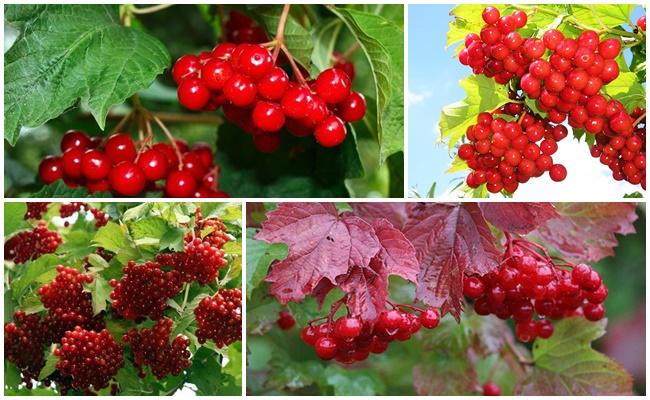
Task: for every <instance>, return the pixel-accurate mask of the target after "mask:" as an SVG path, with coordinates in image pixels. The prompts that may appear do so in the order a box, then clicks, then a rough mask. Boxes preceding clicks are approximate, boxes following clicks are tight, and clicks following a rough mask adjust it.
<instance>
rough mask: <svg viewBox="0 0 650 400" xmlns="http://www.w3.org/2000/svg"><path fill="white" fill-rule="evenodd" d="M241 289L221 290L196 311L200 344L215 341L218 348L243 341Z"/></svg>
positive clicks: (202, 301)
mask: <svg viewBox="0 0 650 400" xmlns="http://www.w3.org/2000/svg"><path fill="white" fill-rule="evenodd" d="M241 304H242V299H241V289H219V291H218V292H217V293H216V294H215V295H214V296H212V297H206V298H204V299H203V300H201V302H200V303H199V305H198V306H197V307H196V308H195V309H194V316H195V317H196V323H197V325H198V329H197V330H196V337H197V338H198V339H199V343H205V342H207V341H208V340H213V341H214V343H215V344H216V346H217V347H218V348H221V347H223V346H227V345H229V344H231V343H233V342H236V341H238V340H241V335H242V326H241V321H242V307H241Z"/></svg>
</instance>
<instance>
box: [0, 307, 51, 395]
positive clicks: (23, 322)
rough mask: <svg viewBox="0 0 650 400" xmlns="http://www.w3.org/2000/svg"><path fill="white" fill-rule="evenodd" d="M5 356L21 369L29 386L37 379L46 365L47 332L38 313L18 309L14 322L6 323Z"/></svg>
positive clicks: (23, 377)
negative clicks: (28, 312) (26, 312)
mask: <svg viewBox="0 0 650 400" xmlns="http://www.w3.org/2000/svg"><path fill="white" fill-rule="evenodd" d="M4 340H5V347H4V351H5V358H6V359H7V360H8V361H9V362H11V363H13V364H15V365H16V367H17V368H18V369H20V372H21V376H22V380H23V382H24V383H25V385H26V386H27V388H29V389H31V388H32V380H33V379H37V378H38V375H39V374H40V372H41V369H42V368H43V366H44V365H45V355H44V350H45V345H46V344H47V333H46V331H45V330H44V329H43V326H42V323H41V317H40V316H39V315H38V314H25V312H24V311H16V312H15V313H14V319H13V321H12V322H9V323H6V324H5V337H4Z"/></svg>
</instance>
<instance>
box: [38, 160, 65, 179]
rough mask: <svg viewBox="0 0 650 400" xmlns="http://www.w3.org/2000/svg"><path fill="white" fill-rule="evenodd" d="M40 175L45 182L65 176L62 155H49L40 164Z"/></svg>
mask: <svg viewBox="0 0 650 400" xmlns="http://www.w3.org/2000/svg"><path fill="white" fill-rule="evenodd" d="M38 176H39V178H40V179H41V181H43V183H45V184H50V183H52V182H54V181H57V180H59V179H61V178H63V164H62V162H61V158H60V157H54V156H47V157H45V158H44V159H43V160H42V161H41V163H40V165H39V166H38Z"/></svg>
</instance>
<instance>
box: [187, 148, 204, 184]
mask: <svg viewBox="0 0 650 400" xmlns="http://www.w3.org/2000/svg"><path fill="white" fill-rule="evenodd" d="M183 171H186V172H189V173H190V174H192V176H193V177H194V180H196V181H197V182H198V181H200V180H201V179H203V176H204V175H205V174H206V172H208V168H207V167H206V166H205V165H204V164H203V160H202V159H201V156H199V155H198V154H197V153H194V152H188V153H185V154H184V155H183Z"/></svg>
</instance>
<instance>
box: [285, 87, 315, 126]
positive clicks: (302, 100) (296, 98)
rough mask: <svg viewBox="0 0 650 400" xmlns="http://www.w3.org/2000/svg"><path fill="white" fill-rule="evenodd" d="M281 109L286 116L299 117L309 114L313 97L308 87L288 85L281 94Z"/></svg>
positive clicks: (312, 104) (312, 105)
mask: <svg viewBox="0 0 650 400" xmlns="http://www.w3.org/2000/svg"><path fill="white" fill-rule="evenodd" d="M281 105H282V111H283V112H284V114H285V115H286V116H287V117H290V118H295V119H300V118H305V117H307V116H308V115H309V113H310V112H311V111H312V109H313V107H314V99H313V97H312V94H311V92H310V91H309V89H307V88H305V87H301V86H293V87H289V89H287V91H286V92H285V93H284V95H283V96H282V101H281Z"/></svg>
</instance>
